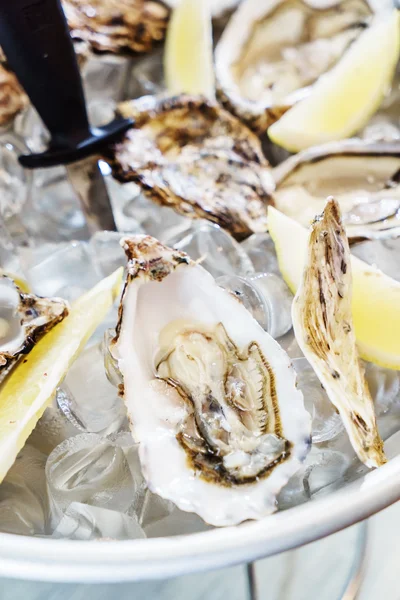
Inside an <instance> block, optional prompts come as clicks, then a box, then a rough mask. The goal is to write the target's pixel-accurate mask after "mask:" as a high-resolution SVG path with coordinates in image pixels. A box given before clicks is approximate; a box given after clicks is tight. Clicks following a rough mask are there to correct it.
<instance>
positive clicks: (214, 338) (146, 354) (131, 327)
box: [111, 236, 310, 525]
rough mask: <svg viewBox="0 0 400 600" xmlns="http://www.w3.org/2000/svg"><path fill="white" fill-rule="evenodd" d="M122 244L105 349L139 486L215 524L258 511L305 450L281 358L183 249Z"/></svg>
mask: <svg viewBox="0 0 400 600" xmlns="http://www.w3.org/2000/svg"><path fill="white" fill-rule="evenodd" d="M123 245H124V247H125V251H126V254H127V256H128V258H129V262H128V276H127V282H126V285H125V289H124V292H123V296H122V300H121V307H120V319H119V323H118V326H117V337H116V340H115V341H114V344H113V345H112V347H111V349H112V353H113V354H114V356H115V358H116V359H117V360H118V365H119V369H120V371H121V372H122V375H123V378H124V394H125V403H126V406H127V409H128V415H129V418H130V422H131V426H132V433H133V437H134V438H135V440H136V441H137V442H138V443H139V444H140V446H139V456H140V461H141V464H142V469H143V473H144V476H145V478H146V481H147V484H148V486H149V487H150V489H151V490H152V491H154V492H155V493H157V494H159V495H160V496H162V497H164V498H167V499H170V500H172V501H173V502H174V503H175V504H177V505H178V506H179V508H181V509H182V510H185V511H188V512H197V513H198V514H199V515H200V516H201V517H202V518H203V519H204V520H205V521H207V522H208V523H211V524H214V525H232V524H235V523H240V522H241V521H244V520H245V519H257V518H261V517H263V516H264V515H266V514H268V513H270V512H272V511H274V510H275V498H276V495H277V493H278V492H279V490H280V489H281V487H282V486H284V485H285V483H286V482H287V481H288V479H289V477H290V476H291V475H292V474H293V473H294V472H295V471H296V470H297V469H298V467H299V465H300V463H301V461H302V460H304V458H305V456H306V454H307V451H308V448H309V440H310V418H309V415H308V413H307V412H306V411H305V409H304V406H303V401H302V394H301V392H300V391H299V390H298V389H297V388H296V379H295V373H294V371H293V368H292V366H291V364H290V360H289V357H288V356H287V355H286V353H285V352H284V351H283V350H282V348H281V347H280V346H279V345H278V343H277V342H276V341H275V340H274V339H273V338H272V337H271V336H269V335H268V334H267V333H266V332H265V331H264V330H263V329H262V328H261V327H260V326H259V325H258V323H257V322H256V321H255V320H254V319H253V317H252V316H251V315H250V313H248V311H247V310H246V309H245V308H244V306H243V305H242V304H241V303H240V302H239V301H238V300H237V298H236V297H235V296H233V295H231V294H230V293H229V292H227V291H226V290H223V289H222V288H220V287H219V286H218V285H217V284H216V283H215V281H214V279H213V277H212V276H211V275H210V274H209V273H208V272H207V271H205V270H204V269H203V268H202V267H201V266H199V265H196V264H195V263H194V262H192V261H191V260H190V258H189V257H188V256H187V254H185V253H183V252H179V251H177V250H172V249H170V248H167V247H166V246H163V245H162V244H161V243H160V242H158V241H157V240H155V239H154V238H152V237H149V236H135V237H131V238H125V240H123Z"/></svg>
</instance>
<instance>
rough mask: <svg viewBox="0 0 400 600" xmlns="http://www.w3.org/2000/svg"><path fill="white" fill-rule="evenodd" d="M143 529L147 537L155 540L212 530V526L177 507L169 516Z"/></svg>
mask: <svg viewBox="0 0 400 600" xmlns="http://www.w3.org/2000/svg"><path fill="white" fill-rule="evenodd" d="M143 529H144V532H145V534H146V536H147V537H149V538H154V537H166V536H172V535H185V534H189V533H197V532H200V531H206V530H207V529H210V526H209V525H207V524H206V523H205V522H204V521H203V520H202V519H201V518H200V517H199V516H198V515H196V514H195V513H188V512H184V511H183V510H179V508H177V507H176V506H175V507H174V508H173V510H172V511H171V513H170V514H169V515H168V516H166V517H164V518H163V519H159V520H157V521H155V522H152V523H149V524H148V525H145V526H144V527H143Z"/></svg>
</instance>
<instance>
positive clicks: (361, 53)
mask: <svg viewBox="0 0 400 600" xmlns="http://www.w3.org/2000/svg"><path fill="white" fill-rule="evenodd" d="M399 52H400V12H399V11H397V10H393V11H391V12H389V13H385V17H383V16H382V17H381V18H380V19H379V20H377V21H376V22H375V23H374V24H373V25H371V27H369V28H368V29H367V30H366V31H364V32H363V33H362V34H361V35H360V36H359V37H358V39H357V40H356V41H355V42H354V43H353V45H352V46H351V47H350V48H349V49H348V51H347V52H346V54H345V55H344V57H343V58H342V60H340V62H339V63H338V64H337V65H336V66H335V67H334V68H333V69H331V70H330V71H329V72H328V73H327V74H326V75H324V76H323V77H321V78H320V80H319V81H318V82H317V83H316V84H315V86H314V87H313V89H312V91H311V93H310V95H309V96H307V97H306V98H305V99H304V100H302V101H300V102H299V103H298V104H295V105H294V106H293V108H291V109H290V110H288V111H287V112H286V113H285V114H284V115H283V116H282V117H281V118H280V119H279V121H277V122H276V123H274V124H273V125H271V127H270V128H269V129H268V135H269V137H270V139H271V140H272V141H273V142H275V143H276V144H278V145H279V146H283V147H284V148H286V149H287V150H289V151H291V152H298V151H299V150H303V149H304V148H309V147H310V146H314V145H316V144H321V143H323V142H327V141H330V140H340V139H344V138H347V137H349V136H351V135H353V134H354V133H355V132H357V131H358V130H360V129H361V128H362V127H363V126H364V125H365V124H366V123H367V122H368V120H369V119H370V117H371V116H372V115H373V114H374V112H375V111H376V110H377V109H378V107H379V105H380V104H381V102H382V100H383V97H384V96H385V94H386V93H387V92H388V91H389V89H390V84H391V81H392V79H393V76H394V72H395V69H396V64H397V61H398V58H399Z"/></svg>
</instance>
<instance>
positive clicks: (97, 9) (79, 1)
mask: <svg viewBox="0 0 400 600" xmlns="http://www.w3.org/2000/svg"><path fill="white" fill-rule="evenodd" d="M63 8H64V12H65V16H66V17H67V21H68V24H69V28H70V32H71V37H72V39H73V40H74V41H82V42H87V43H88V44H89V46H90V47H91V49H92V50H94V51H95V52H112V53H115V54H118V53H143V52H149V51H150V50H151V49H152V47H153V45H154V44H155V43H156V42H158V41H160V40H162V39H163V38H164V35H165V30H166V27H167V21H168V16H169V11H168V9H167V8H166V7H165V6H163V5H162V4H160V3H159V2H156V1H153V0H91V2H90V3H88V2H87V0H63Z"/></svg>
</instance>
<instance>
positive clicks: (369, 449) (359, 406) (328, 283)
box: [292, 199, 386, 467]
mask: <svg viewBox="0 0 400 600" xmlns="http://www.w3.org/2000/svg"><path fill="white" fill-rule="evenodd" d="M351 302H352V275H351V261H350V249H349V244H348V241H347V238H346V234H345V231H344V228H343V226H342V223H341V218H340V210H339V205H338V203H337V202H336V201H335V200H333V199H331V200H329V201H328V202H327V204H326V207H325V210H324V212H323V213H322V215H321V216H320V217H317V218H316V219H315V221H314V223H313V226H312V229H311V233H310V238H309V244H308V255H307V261H306V266H305V269H304V273H303V279H302V283H301V285H300V287H299V289H298V290H297V294H296V296H295V299H294V301H293V307H292V319H293V327H294V331H295V335H296V339H297V342H298V344H299V346H300V348H301V349H302V351H303V352H304V355H305V357H306V358H307V360H308V361H309V362H310V364H311V366H312V367H313V369H314V370H315V372H316V373H317V375H318V377H319V379H320V381H321V383H322V385H323V386H324V388H325V390H326V393H327V394H328V397H329V399H330V400H331V402H332V404H334V406H335V407H336V408H337V409H338V411H339V413H340V416H341V417H342V420H343V423H344V426H345V428H346V431H347V433H348V435H349V438H350V441H351V443H352V445H353V448H354V450H355V451H356V453H357V455H358V457H359V459H360V460H361V461H362V462H363V463H365V464H366V465H367V466H368V467H379V466H380V465H382V464H383V463H384V462H386V458H385V454H384V451H383V442H382V440H381V438H380V435H379V432H378V429H377V425H376V418H375V411H374V402H373V400H372V398H371V394H370V392H369V389H368V386H367V383H366V380H365V377H364V369H363V367H362V366H361V364H360V360H359V356H358V352H357V346H356V336H355V332H354V325H353V318H352V308H351Z"/></svg>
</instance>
